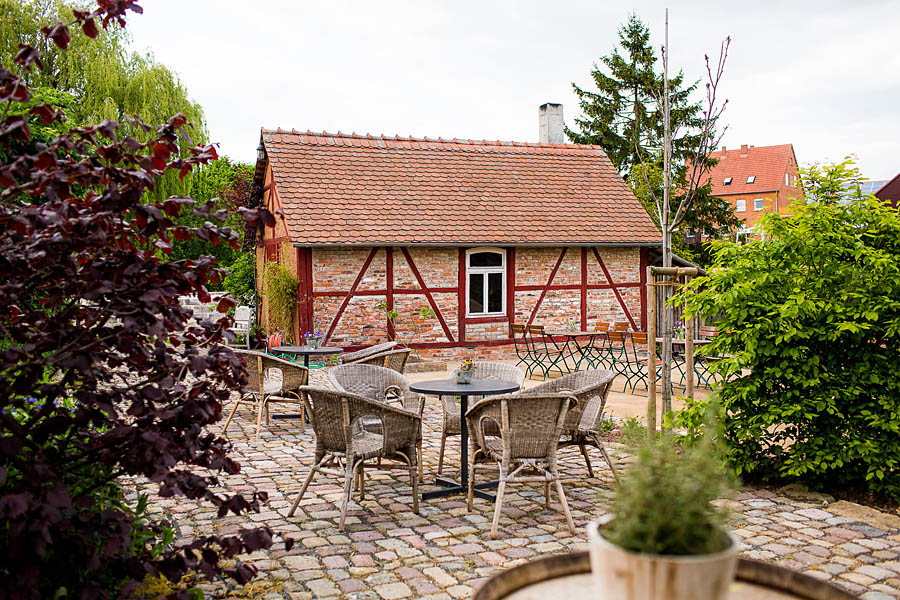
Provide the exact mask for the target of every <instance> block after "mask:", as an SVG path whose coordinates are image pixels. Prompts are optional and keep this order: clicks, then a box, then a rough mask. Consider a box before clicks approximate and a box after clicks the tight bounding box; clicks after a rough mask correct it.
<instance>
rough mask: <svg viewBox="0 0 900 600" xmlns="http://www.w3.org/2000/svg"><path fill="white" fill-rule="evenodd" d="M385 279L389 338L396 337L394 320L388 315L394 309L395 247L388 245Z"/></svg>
mask: <svg viewBox="0 0 900 600" xmlns="http://www.w3.org/2000/svg"><path fill="white" fill-rule="evenodd" d="M384 279H385V284H384V285H385V288H386V289H385V293H384V296H385V304H386V305H387V312H386V313H385V319H386V320H387V332H388V339H389V340H393V339H394V334H395V332H394V322H393V321H392V320H391V318H390V317H388V316H387V314H388V313H390V312H391V311H392V310H394V249H393V248H391V247H390V246H388V247H387V248H385V249H384Z"/></svg>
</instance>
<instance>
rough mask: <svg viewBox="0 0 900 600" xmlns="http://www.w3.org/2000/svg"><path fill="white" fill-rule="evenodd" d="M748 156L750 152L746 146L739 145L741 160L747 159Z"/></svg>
mask: <svg viewBox="0 0 900 600" xmlns="http://www.w3.org/2000/svg"><path fill="white" fill-rule="evenodd" d="M748 156H750V150H749V149H748V148H747V144H743V145H741V158H747V157H748Z"/></svg>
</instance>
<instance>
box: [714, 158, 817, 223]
mask: <svg viewBox="0 0 900 600" xmlns="http://www.w3.org/2000/svg"><path fill="white" fill-rule="evenodd" d="M710 158H714V159H716V160H718V161H719V162H718V164H716V166H715V167H713V168H712V170H711V172H710V179H711V181H712V195H713V196H716V197H718V198H722V199H723V200H727V201H728V202H729V203H730V204H731V205H732V206H734V210H735V214H736V215H737V217H738V218H739V219H743V220H744V227H745V230H746V231H749V230H752V228H753V226H754V225H755V224H756V223H757V221H759V219H760V217H761V216H762V215H763V214H764V213H767V212H776V213H779V214H785V213H787V212H788V210H789V209H788V205H789V204H790V203H791V202H792V201H793V200H794V199H796V198H802V197H803V190H802V189H801V187H800V182H799V180H798V178H797V156H796V155H795V154H794V146H793V145H792V144H781V145H778V146H748V145H743V146H741V147H740V148H736V149H733V150H728V149H727V148H725V147H724V146H723V147H722V149H721V150H720V151H717V152H713V153H712V155H711V156H710Z"/></svg>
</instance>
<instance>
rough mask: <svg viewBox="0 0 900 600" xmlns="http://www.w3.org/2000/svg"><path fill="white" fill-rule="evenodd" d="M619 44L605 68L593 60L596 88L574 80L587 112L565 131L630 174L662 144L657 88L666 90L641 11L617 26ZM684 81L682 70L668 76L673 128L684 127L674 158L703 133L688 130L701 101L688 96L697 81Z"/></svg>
mask: <svg viewBox="0 0 900 600" xmlns="http://www.w3.org/2000/svg"><path fill="white" fill-rule="evenodd" d="M619 45H620V46H621V49H622V53H620V49H619V48H615V49H613V52H612V54H610V55H608V56H604V57H601V58H600V62H601V63H602V65H603V66H602V68H601V67H600V66H598V65H596V64H595V65H594V69H593V70H592V71H591V77H592V78H593V80H594V84H595V85H596V87H597V91H596V92H593V91H589V90H585V89H582V88H580V87H578V86H577V85H576V84H574V83H573V84H572V88H573V89H574V90H575V93H576V94H577V95H578V98H579V106H580V107H581V111H582V113H583V116H582V117H580V118H577V119H575V123H576V124H577V128H578V131H572V130H570V129H568V128H566V134H567V135H568V136H569V139H571V140H572V141H573V142H576V143H579V144H597V145H599V146H601V147H602V148H603V150H605V151H606V154H607V156H609V159H610V160H611V161H612V163H613V166H614V167H615V168H616V169H617V170H618V171H619V174H620V175H622V176H623V177H627V176H628V175H629V173H630V172H631V170H632V168H633V167H634V166H636V165H639V164H640V163H641V162H642V159H643V161H647V160H648V159H649V158H650V157H652V156H655V155H657V154H658V152H659V149H660V148H661V147H662V138H663V120H662V111H661V110H660V109H659V107H657V106H656V101H655V96H654V93H655V92H654V90H659V89H662V82H663V76H662V75H661V74H657V73H656V60H657V57H656V52H655V51H654V50H653V45H652V44H651V42H650V30H649V29H648V28H647V26H646V25H644V23H643V22H641V20H640V19H639V18H638V17H637V15H635V14H632V15H630V16H629V17H628V22H627V23H625V25H623V26H622V27H621V28H620V29H619ZM683 86H684V74H683V73H681V72H679V73H678V75H677V76H675V77H673V78H671V79H670V80H669V94H670V100H671V107H672V108H671V115H672V126H673V127H672V128H673V131H674V130H677V129H679V128H680V129H681V130H682V131H684V132H685V133H684V134H682V135H681V136H680V137H677V138H675V139H674V140H673V143H672V150H673V157H674V158H675V159H676V160H683V159H685V158H688V157H690V156H691V155H692V154H691V152H692V150H693V149H696V148H697V146H698V145H699V136H698V135H697V134H692V133H689V130H690V129H691V128H695V127H697V126H698V125H699V124H700V116H699V115H700V105H699V104H692V103H691V101H690V96H691V94H692V93H693V92H694V90H695V89H696V87H697V84H696V83H694V84H692V85H690V86H686V87H683Z"/></svg>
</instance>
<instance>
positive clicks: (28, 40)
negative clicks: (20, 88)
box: [0, 0, 207, 200]
mask: <svg viewBox="0 0 900 600" xmlns="http://www.w3.org/2000/svg"><path fill="white" fill-rule="evenodd" d="M79 4H84V3H75V2H69V3H64V2H56V1H53V0H35V1H31V2H21V1H20V0H0V65H2V66H3V67H5V68H7V69H10V70H12V71H14V72H15V71H17V70H18V69H17V68H14V67H15V65H13V58H14V57H15V56H16V54H17V53H18V51H19V44H30V45H32V46H34V47H35V48H37V49H38V50H40V52H41V60H42V61H43V63H44V65H45V68H44V69H43V70H40V69H31V70H30V71H28V72H27V73H25V75H24V78H25V81H26V82H27V83H28V84H29V87H31V88H47V89H52V90H56V91H57V92H58V93H64V94H67V95H68V96H70V97H72V98H74V99H75V102H74V104H73V105H72V106H71V108H72V110H71V111H68V112H67V116H68V118H69V119H70V124H71V125H74V126H76V127H77V126H84V125H88V124H94V123H99V122H101V121H104V120H107V119H110V120H114V121H118V122H119V123H120V130H119V135H120V136H124V135H131V136H133V137H135V138H137V139H138V140H141V141H146V140H147V139H149V136H150V135H151V133H148V132H146V131H144V130H143V129H141V128H140V127H137V126H135V125H131V124H129V123H128V118H129V117H131V116H133V115H141V118H142V119H143V121H144V122H145V123H147V124H149V125H152V126H153V127H154V129H153V130H151V131H154V130H155V127H156V126H157V125H161V124H162V123H164V122H166V120H168V119H169V118H170V117H171V116H172V115H175V114H177V113H179V112H180V113H184V115H185V116H186V117H187V120H188V122H189V123H191V125H190V126H189V127H188V130H189V133H190V137H191V138H192V141H193V143H190V142H187V141H185V142H183V143H182V144H181V151H182V154H185V153H186V152H187V150H188V148H190V147H192V146H193V145H195V144H199V143H205V142H206V140H207V131H206V123H205V120H204V116H203V109H202V108H201V107H200V105H199V104H197V103H196V102H194V101H192V100H191V99H190V97H189V95H188V92H187V89H186V88H185V86H184V84H183V83H182V82H181V80H180V79H179V78H178V76H177V75H176V74H175V73H173V72H172V71H170V70H169V69H168V68H167V67H166V66H165V65H161V64H159V63H158V62H156V60H155V59H154V58H153V57H152V56H150V55H147V56H142V55H139V54H136V53H134V52H131V51H130V50H129V45H130V38H129V36H128V34H127V33H126V31H125V29H123V28H119V27H110V28H109V29H103V28H98V29H99V31H100V33H99V35H98V36H97V38H96V39H93V40H92V39H90V38H88V37H87V36H86V35H84V33H82V31H81V30H80V29H78V28H73V29H72V31H71V41H70V43H69V47H68V49H67V50H65V51H63V50H60V49H59V48H58V47H57V46H56V45H55V44H54V43H53V42H51V41H50V40H49V39H47V38H46V37H44V36H43V35H42V34H41V33H40V29H41V27H42V26H44V25H45V24H47V23H53V22H54V21H56V20H58V19H59V20H62V21H66V22H69V21H71V20H72V8H73V7H77V6H78V5H79ZM51 104H53V102H51ZM190 179H191V177H190V176H188V177H186V178H184V179H183V180H182V179H180V178H179V177H178V174H177V173H175V172H170V173H166V174H165V175H163V176H162V177H159V178H158V179H157V182H156V186H155V189H154V190H152V191H150V192H148V197H149V199H152V200H162V199H164V198H166V197H168V196H171V195H188V193H189V186H190Z"/></svg>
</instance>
